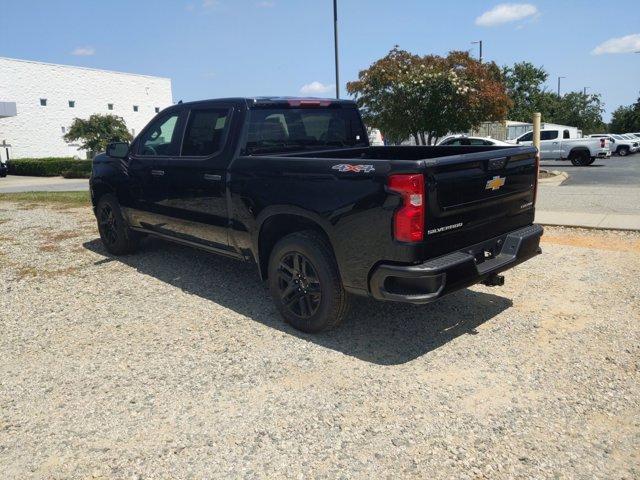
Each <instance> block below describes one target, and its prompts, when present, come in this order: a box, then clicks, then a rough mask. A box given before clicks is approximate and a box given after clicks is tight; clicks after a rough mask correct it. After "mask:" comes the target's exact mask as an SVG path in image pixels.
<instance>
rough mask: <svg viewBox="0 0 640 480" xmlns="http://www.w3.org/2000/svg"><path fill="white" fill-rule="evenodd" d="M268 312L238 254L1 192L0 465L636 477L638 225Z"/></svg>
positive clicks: (6, 470)
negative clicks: (109, 229) (437, 281)
mask: <svg viewBox="0 0 640 480" xmlns="http://www.w3.org/2000/svg"><path fill="white" fill-rule="evenodd" d="M543 248H544V255H541V256H539V257H537V258H536V259H534V260H532V261H530V262H527V263H525V264H524V265H522V266H520V267H518V268H516V269H514V270H512V271H510V272H508V273H507V283H506V285H505V286H504V287H502V288H495V289H491V288H487V287H482V286H478V287H473V288H471V289H469V290H465V291H462V292H459V293H456V294H454V295H451V296H449V297H447V298H445V299H443V300H442V301H440V302H438V303H436V304H432V305H429V306H424V307H413V306H405V305H394V304H380V303H375V302H373V301H368V300H358V301H357V302H355V305H354V307H353V310H352V314H351V315H350V318H349V319H348V321H347V322H346V323H345V324H344V325H343V326H342V327H341V328H340V329H339V330H337V331H334V332H330V333H328V334H322V335H318V336H307V335H303V334H300V333H297V332H295V331H294V330H292V329H290V328H289V327H287V326H286V325H284V324H283V323H282V322H281V320H280V318H279V317H278V315H277V313H276V310H275V308H274V307H273V306H272V304H271V301H270V299H269V298H268V295H267V290H266V288H265V286H264V285H263V284H262V283H261V282H260V281H259V279H258V276H257V274H256V270H255V268H254V267H253V266H252V265H250V264H241V263H236V262H233V261H231V260H226V259H222V258H218V257H216V256H213V255H208V254H205V253H201V252H197V251H193V250H189V249H187V248H183V247H180V246H176V245H171V244H168V243H164V242H162V241H158V240H152V241H148V242H147V243H146V245H145V248H144V250H143V251H142V252H141V253H139V254H137V255H134V256H129V257H125V258H121V259H120V258H118V259H116V258H112V257H110V256H109V255H107V254H106V253H105V251H104V250H103V249H102V247H101V245H100V243H99V242H98V240H97V232H96V228H95V226H94V221H93V217H92V216H91V213H90V211H89V209H86V208H76V209H64V208H60V207H58V208H54V207H47V208H45V207H37V206H33V205H31V206H29V205H26V206H25V205H22V206H20V205H16V204H10V203H0V295H1V297H0V327H1V328H2V334H1V335H0V358H2V362H1V363H0V472H3V473H2V475H1V476H2V478H8V479H14V478H15V479H25V478H47V479H50V478H51V479H57V478H60V479H63V478H64V479H67V478H81V479H86V478H123V479H132V478H138V479H148V478H176V479H181V478H278V477H288V478H331V479H333V478H349V479H350V478H409V477H420V478H456V479H460V478H492V479H494V478H498V479H500V478H505V479H506V478H525V477H527V478H585V479H591V478H603V479H604V478H606V479H611V478H627V479H632V478H639V477H640V326H639V321H640V301H639V298H640V287H639V283H638V278H639V277H640V235H638V234H632V233H617V232H588V231H579V230H565V229H560V228H548V229H547V233H546V236H545V243H544V247H543Z"/></svg>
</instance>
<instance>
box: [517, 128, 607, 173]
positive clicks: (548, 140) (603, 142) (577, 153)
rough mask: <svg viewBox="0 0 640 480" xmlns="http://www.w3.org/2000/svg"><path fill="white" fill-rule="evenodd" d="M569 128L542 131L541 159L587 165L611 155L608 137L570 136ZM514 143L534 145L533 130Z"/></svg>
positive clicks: (581, 165)
mask: <svg viewBox="0 0 640 480" xmlns="http://www.w3.org/2000/svg"><path fill="white" fill-rule="evenodd" d="M570 136H571V133H570V132H569V130H562V129H554V128H550V129H545V130H541V131H540V159H542V160H571V163H572V164H574V165H575V166H580V167H585V166H587V165H591V164H592V163H593V162H595V160H596V158H607V157H610V156H611V150H610V149H609V141H608V140H607V139H606V138H570ZM511 142H512V143H518V144H520V145H533V132H527V133H525V134H523V135H520V136H519V137H518V138H516V139H515V140H511Z"/></svg>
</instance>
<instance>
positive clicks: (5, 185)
mask: <svg viewBox="0 0 640 480" xmlns="http://www.w3.org/2000/svg"><path fill="white" fill-rule="evenodd" d="M83 190H89V180H88V179H86V178H62V177H27V176H17V175H8V176H7V177H5V178H0V193H16V192H72V191H73V192H76V191H83Z"/></svg>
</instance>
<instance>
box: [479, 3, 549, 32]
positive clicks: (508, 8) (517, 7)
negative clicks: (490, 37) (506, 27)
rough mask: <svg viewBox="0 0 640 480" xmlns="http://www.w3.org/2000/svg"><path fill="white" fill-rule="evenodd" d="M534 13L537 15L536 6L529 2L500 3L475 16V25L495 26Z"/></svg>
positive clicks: (530, 15)
mask: <svg viewBox="0 0 640 480" xmlns="http://www.w3.org/2000/svg"><path fill="white" fill-rule="evenodd" d="M535 15H538V8H537V7H536V6H535V5H531V4H530V3H501V4H500V5H496V6H495V7H493V8H492V9H491V10H487V11H486V12H484V13H483V14H482V15H480V16H479V17H478V18H476V25H479V26H481V27H495V26H496V25H502V24H503V23H509V22H515V21H516V20H522V19H523V18H527V17H532V16H535Z"/></svg>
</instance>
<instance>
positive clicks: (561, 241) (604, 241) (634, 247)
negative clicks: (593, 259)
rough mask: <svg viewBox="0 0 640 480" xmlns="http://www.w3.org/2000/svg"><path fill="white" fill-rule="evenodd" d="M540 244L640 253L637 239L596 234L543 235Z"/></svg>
mask: <svg viewBox="0 0 640 480" xmlns="http://www.w3.org/2000/svg"><path fill="white" fill-rule="evenodd" d="M542 242H543V243H552V244H555V245H571V246H572V247H581V248H593V249H596V250H611V251H615V252H640V240H638V239H630V238H623V237H616V236H610V235H601V234H599V233H596V232H594V233H593V234H592V235H589V236H584V235H575V234H562V235H554V234H553V233H545V234H544V235H543V237H542Z"/></svg>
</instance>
